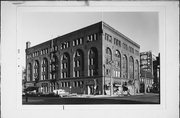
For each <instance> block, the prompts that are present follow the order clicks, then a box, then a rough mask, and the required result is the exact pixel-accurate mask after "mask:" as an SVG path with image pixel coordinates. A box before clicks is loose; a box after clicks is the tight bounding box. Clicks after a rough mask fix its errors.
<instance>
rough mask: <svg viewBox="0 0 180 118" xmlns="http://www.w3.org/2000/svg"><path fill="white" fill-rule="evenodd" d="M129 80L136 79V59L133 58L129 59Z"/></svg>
mask: <svg viewBox="0 0 180 118" xmlns="http://www.w3.org/2000/svg"><path fill="white" fill-rule="evenodd" d="M129 78H130V79H134V59H133V57H132V56H130V57H129Z"/></svg>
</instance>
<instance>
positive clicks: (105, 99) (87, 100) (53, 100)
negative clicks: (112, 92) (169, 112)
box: [22, 94, 160, 105]
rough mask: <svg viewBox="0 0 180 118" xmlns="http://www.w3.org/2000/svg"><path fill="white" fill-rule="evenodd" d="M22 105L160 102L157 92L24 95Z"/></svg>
mask: <svg viewBox="0 0 180 118" xmlns="http://www.w3.org/2000/svg"><path fill="white" fill-rule="evenodd" d="M22 103H23V105H28V104H32V105H41V104H48V105H50V104H52V105H55V104H57V105H58V104H72V105H73V104H74V105H75V104H160V101H159V95H158V94H145V95H135V96H121V97H120V96H100V95H99V96H98V95H97V96H86V97H64V98H60V97H28V102H26V100H25V97H23V101H22Z"/></svg>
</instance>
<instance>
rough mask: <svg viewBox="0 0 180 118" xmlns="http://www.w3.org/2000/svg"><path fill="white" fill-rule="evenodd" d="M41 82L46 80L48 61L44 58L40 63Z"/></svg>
mask: <svg viewBox="0 0 180 118" xmlns="http://www.w3.org/2000/svg"><path fill="white" fill-rule="evenodd" d="M41 80H48V60H47V58H44V59H43V60H42V62H41Z"/></svg>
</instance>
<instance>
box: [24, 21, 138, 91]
mask: <svg viewBox="0 0 180 118" xmlns="http://www.w3.org/2000/svg"><path fill="white" fill-rule="evenodd" d="M139 50H140V46H139V45H138V44H137V43H135V42H134V41H132V40H131V39H129V38H128V37H126V36H125V35H123V34H122V33H120V32H118V31H117V30H115V29H114V28H112V27H111V26H109V25H108V24H106V23H104V22H98V23H96V24H93V25H90V26H87V27H85V28H82V29H79V30H76V31H74V32H71V33H68V34H66V35H63V36H60V37H57V38H54V39H52V40H49V41H46V42H44V43H41V44H39V45H36V46H33V47H30V42H27V43H26V68H27V72H26V76H27V77H26V79H27V80H26V87H30V86H36V87H37V88H38V92H42V93H50V92H53V90H55V89H65V90H66V91H69V92H70V93H78V94H95V93H96V94H104V93H106V94H113V93H114V90H115V89H116V88H117V87H118V86H119V85H122V84H124V83H125V82H128V81H129V80H132V81H135V80H139V72H140V69H139V62H140V55H139ZM108 90H111V92H110V93H108Z"/></svg>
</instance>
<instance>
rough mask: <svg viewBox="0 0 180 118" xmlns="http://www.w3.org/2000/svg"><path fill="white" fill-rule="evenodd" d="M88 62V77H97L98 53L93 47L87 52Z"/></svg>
mask: <svg viewBox="0 0 180 118" xmlns="http://www.w3.org/2000/svg"><path fill="white" fill-rule="evenodd" d="M88 53H89V55H88V56H89V60H88V62H89V63H88V64H89V66H88V67H89V71H88V72H89V74H88V75H89V76H94V75H98V71H97V70H98V52H97V49H96V48H95V47H92V48H91V49H90V50H89V52H88Z"/></svg>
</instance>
